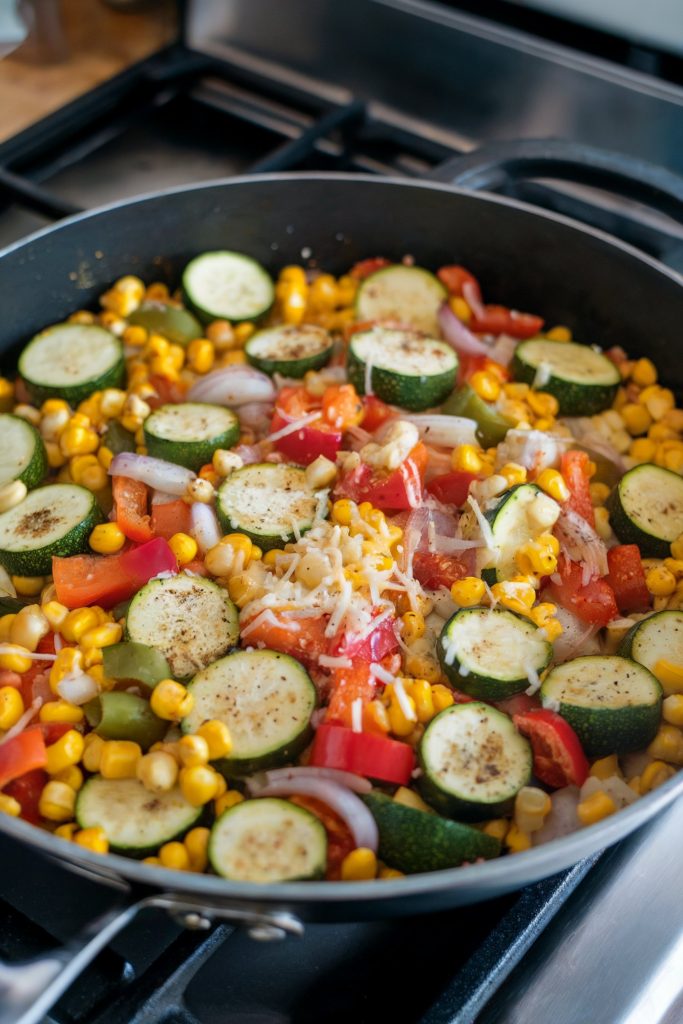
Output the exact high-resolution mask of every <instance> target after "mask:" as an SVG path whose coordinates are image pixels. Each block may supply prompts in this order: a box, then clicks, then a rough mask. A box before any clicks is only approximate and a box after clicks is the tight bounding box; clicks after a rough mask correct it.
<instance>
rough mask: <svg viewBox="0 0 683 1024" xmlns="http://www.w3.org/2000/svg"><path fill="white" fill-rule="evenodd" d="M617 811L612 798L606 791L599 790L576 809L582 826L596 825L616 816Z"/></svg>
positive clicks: (581, 802)
mask: <svg viewBox="0 0 683 1024" xmlns="http://www.w3.org/2000/svg"><path fill="white" fill-rule="evenodd" d="M616 809H617V805H616V804H615V802H614V800H613V799H612V797H611V796H610V795H609V793H605V792H604V790H602V789H598V790H597V791H596V792H595V793H591V795H590V796H588V797H586V799H585V800H581V801H580V802H579V804H578V806H577V808H576V814H577V817H578V819H579V821H580V822H581V824H582V825H595V823H596V822H598V821H602V819H603V818H607V817H609V815H610V814H614V812H615V811H616Z"/></svg>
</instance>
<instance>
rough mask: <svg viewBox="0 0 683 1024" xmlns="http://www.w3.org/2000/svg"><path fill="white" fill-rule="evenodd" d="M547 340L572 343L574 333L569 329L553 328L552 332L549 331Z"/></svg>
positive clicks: (562, 327)
mask: <svg viewBox="0 0 683 1024" xmlns="http://www.w3.org/2000/svg"><path fill="white" fill-rule="evenodd" d="M546 338H549V339H550V341H571V340H572V332H571V331H570V330H569V328H568V327H564V326H558V327H553V328H551V330H549V331H547V333H546Z"/></svg>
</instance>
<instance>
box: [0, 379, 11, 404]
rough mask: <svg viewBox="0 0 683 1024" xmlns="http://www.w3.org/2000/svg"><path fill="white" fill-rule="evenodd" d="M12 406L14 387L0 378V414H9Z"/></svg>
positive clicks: (8, 381) (9, 381)
mask: <svg viewBox="0 0 683 1024" xmlns="http://www.w3.org/2000/svg"><path fill="white" fill-rule="evenodd" d="M13 404H14V385H13V384H12V381H11V380H7V378H6V377H0V412H11V411H12V406H13Z"/></svg>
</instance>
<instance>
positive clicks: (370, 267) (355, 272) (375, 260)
mask: <svg viewBox="0 0 683 1024" xmlns="http://www.w3.org/2000/svg"><path fill="white" fill-rule="evenodd" d="M390 266H391V260H387V259H385V258H384V256H371V257H370V258H369V259H367V260H359V261H358V263H354V265H353V266H352V267H351V270H350V271H349V276H350V277H353V278H355V280H356V281H364V280H365V278H366V277H370V274H375V273H376V272H377V271H378V270H382V268H383V267H390Z"/></svg>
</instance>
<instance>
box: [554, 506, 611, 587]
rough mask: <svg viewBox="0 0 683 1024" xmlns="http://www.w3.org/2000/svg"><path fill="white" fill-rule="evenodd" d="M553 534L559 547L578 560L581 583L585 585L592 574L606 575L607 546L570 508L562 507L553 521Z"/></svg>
mask: <svg viewBox="0 0 683 1024" xmlns="http://www.w3.org/2000/svg"><path fill="white" fill-rule="evenodd" d="M555 536H556V537H557V539H558V540H559V542H560V548H561V550H562V551H563V553H564V554H565V555H567V556H568V557H569V558H571V560H572V561H573V562H580V563H581V566H582V570H583V579H582V583H583V585H584V586H586V584H587V583H589V582H590V580H592V579H593V577H594V576H606V575H607V573H608V572H609V566H608V564H607V547H606V545H605V542H604V541H603V540H602V539H601V538H600V537H599V536H598V534H597V533H596V532H595V530H594V529H593V527H592V526H591V525H590V523H587V522H586V520H585V519H584V518H583V516H580V515H579V514H578V512H574V510H573V509H571V508H563V509H562V512H561V513H560V518H559V519H558V520H557V522H556V523H555Z"/></svg>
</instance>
